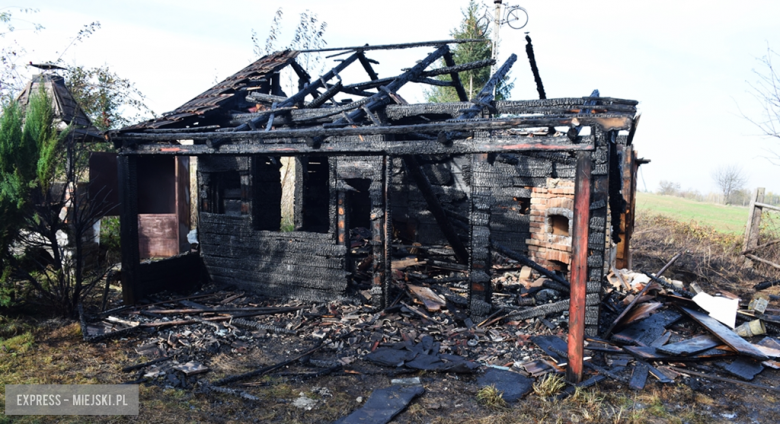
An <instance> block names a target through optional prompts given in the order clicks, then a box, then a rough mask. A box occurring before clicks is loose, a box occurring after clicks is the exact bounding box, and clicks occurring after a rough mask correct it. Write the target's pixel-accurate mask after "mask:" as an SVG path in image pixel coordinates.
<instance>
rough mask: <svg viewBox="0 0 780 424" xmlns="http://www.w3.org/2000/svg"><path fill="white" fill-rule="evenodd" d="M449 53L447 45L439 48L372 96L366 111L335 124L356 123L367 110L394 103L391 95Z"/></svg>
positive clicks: (353, 113) (355, 113)
mask: <svg viewBox="0 0 780 424" xmlns="http://www.w3.org/2000/svg"><path fill="white" fill-rule="evenodd" d="M449 51H450V48H449V47H447V45H443V46H441V47H439V48H438V49H436V50H435V51H434V52H433V53H431V54H429V55H428V57H426V58H425V59H423V60H421V61H420V62H419V63H418V64H416V65H414V67H412V69H410V70H408V71H406V72H404V73H403V74H401V75H399V76H398V77H397V78H396V79H395V80H393V82H391V83H390V84H388V85H386V86H384V87H385V90H382V91H380V92H379V93H377V94H375V95H374V96H372V97H371V100H370V101H369V102H368V104H366V106H365V110H364V109H357V110H354V111H352V112H351V113H350V114H349V115H347V117H346V118H341V119H339V120H337V121H336V122H334V123H335V124H346V123H349V121H353V122H356V121H358V120H360V119H362V118H364V117H365V116H366V110H368V111H370V112H374V111H376V110H377V109H379V108H381V107H384V106H387V105H388V104H390V103H393V102H394V100H393V99H392V97H391V96H390V94H391V93H395V92H396V91H398V90H399V89H400V88H401V87H403V86H404V85H405V84H406V83H407V82H409V81H411V80H412V79H414V78H417V77H419V76H420V74H421V73H422V72H423V71H424V70H425V68H427V67H428V66H430V65H431V64H432V63H433V62H435V61H436V60H438V59H439V58H440V57H442V56H443V55H444V54H445V53H447V52H449Z"/></svg>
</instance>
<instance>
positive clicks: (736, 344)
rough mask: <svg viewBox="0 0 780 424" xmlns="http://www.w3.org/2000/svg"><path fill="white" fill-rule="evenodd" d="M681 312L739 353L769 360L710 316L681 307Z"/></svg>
mask: <svg viewBox="0 0 780 424" xmlns="http://www.w3.org/2000/svg"><path fill="white" fill-rule="evenodd" d="M680 310H682V311H683V312H684V313H685V314H687V315H688V316H690V317H691V318H693V320H694V321H696V322H698V323H699V324H701V325H702V326H704V328H706V329H707V331H709V332H710V333H712V334H713V335H714V336H715V337H717V338H718V339H720V340H722V341H723V343H726V344H727V345H729V346H731V347H732V348H734V349H735V350H736V351H737V352H739V353H741V354H743V355H747V356H750V357H753V358H756V359H761V360H766V359H769V358H768V357H767V356H766V355H764V354H763V353H761V351H760V350H758V349H756V348H755V346H753V345H752V344H750V343H749V342H748V341H747V340H745V339H743V338H742V337H740V336H739V335H737V333H735V332H733V331H731V329H729V328H728V327H726V326H725V325H723V324H721V323H720V322H719V321H717V320H715V319H714V318H712V317H710V316H709V315H705V314H703V313H701V312H697V311H694V310H693V309H688V308H683V307H681V308H680Z"/></svg>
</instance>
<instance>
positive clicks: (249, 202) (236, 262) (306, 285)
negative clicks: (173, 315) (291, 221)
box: [198, 157, 347, 300]
mask: <svg viewBox="0 0 780 424" xmlns="http://www.w3.org/2000/svg"><path fill="white" fill-rule="evenodd" d="M319 163H321V162H318V164H319ZM320 172H324V171H323V170H320ZM231 173H238V174H239V175H240V176H241V187H240V193H238V194H236V193H235V191H233V190H235V188H231V187H232V186H229V188H227V190H228V192H227V194H226V193H225V188H224V187H220V186H217V187H214V184H216V183H215V182H218V181H220V180H221V179H222V178H221V177H222V176H224V175H225V174H226V175H230V174H231ZM198 174H199V195H200V196H201V199H200V203H201V205H207V206H209V205H210V206H212V207H213V209H211V210H210V211H209V210H205V209H203V208H202V209H201V213H200V215H199V225H198V229H199V239H200V246H201V256H202V258H203V263H204V266H205V269H206V271H207V273H208V275H209V277H210V278H211V280H212V281H215V282H219V283H225V284H234V285H236V286H239V287H243V288H246V289H250V290H253V291H256V292H258V293H263V294H266V295H269V296H274V297H296V298H300V299H308V300H323V299H334V298H337V297H339V296H341V295H342V294H343V293H344V291H345V290H346V287H347V272H346V271H345V260H344V258H345V255H346V247H345V246H344V245H339V244H337V243H336V240H335V237H334V232H333V228H334V225H327V226H324V224H323V222H332V221H333V217H334V216H335V213H334V211H333V209H334V208H333V207H328V208H325V207H323V205H322V203H323V200H322V196H325V195H324V194H323V193H322V192H318V193H317V196H318V197H317V200H316V201H317V202H318V203H317V205H318V207H317V210H319V211H321V213H323V214H325V215H326V216H325V217H321V218H319V221H318V222H317V224H318V225H317V230H319V231H323V229H324V228H328V231H323V232H310V231H291V232H281V231H279V221H280V219H281V214H280V213H279V212H278V211H279V210H280V208H281V204H280V202H281V187H280V175H279V166H278V161H277V160H276V159H271V158H267V157H257V158H248V157H227V158H201V161H200V166H199V171H198ZM332 183H333V181H329V184H332ZM220 190H222V193H221V194H220ZM213 196H216V198H214V197H213ZM235 196H239V199H236V198H235ZM334 196H335V192H334V193H333V195H328V196H327V198H328V199H331V200H329V205H334V204H335V197H334ZM300 200H301V199H296V201H300ZM219 201H221V202H235V201H238V202H239V203H240V205H241V207H240V208H238V209H237V208H225V207H224V206H222V205H219V204H217V205H216V206H215V207H214V204H215V202H219ZM304 209H305V208H304ZM269 220H271V221H273V222H271V221H269ZM265 228H274V229H273V230H268V229H265Z"/></svg>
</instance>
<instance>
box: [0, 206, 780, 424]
mask: <svg viewBox="0 0 780 424" xmlns="http://www.w3.org/2000/svg"><path fill="white" fill-rule="evenodd" d="M740 243H741V240H739V239H738V237H735V236H724V235H722V234H719V233H716V232H714V231H712V229H709V228H706V227H699V226H697V225H695V224H684V223H678V222H675V221H672V220H669V219H665V218H663V217H657V216H646V215H641V216H639V217H638V219H637V231H636V236H635V239H634V241H633V243H632V245H633V249H634V253H633V255H634V267H633V268H634V269H636V270H647V271H656V270H658V269H659V268H660V267H661V266H662V265H663V264H664V263H665V262H666V261H667V260H668V259H669V258H670V257H672V256H673V255H674V254H675V253H677V252H679V251H681V250H688V253H687V254H686V255H685V256H684V257H683V258H682V259H681V260H680V261H679V262H678V263H677V264H676V265H675V266H674V267H672V269H671V270H670V274H667V275H669V276H673V277H675V278H678V279H682V280H683V281H685V282H686V283H690V282H692V281H696V282H697V283H699V284H700V285H701V286H702V288H703V289H704V290H705V291H707V292H715V291H717V290H727V291H730V292H733V293H736V294H739V295H742V296H743V298H745V296H747V297H748V298H749V296H750V295H752V290H751V287H752V286H753V285H754V284H756V283H757V282H760V281H764V280H767V279H777V278H778V276H777V273H776V272H775V271H773V270H771V269H762V268H757V269H753V270H750V269H746V268H744V267H743V260H742V259H741V258H740V257H739V255H738V252H739V248H740V247H741V246H740ZM776 289H777V287H775V288H773V289H770V290H769V291H768V292H771V293H773V294H776V293H777V290H776ZM773 303H774V302H773ZM770 306H771V305H770ZM144 336H145V334H137V335H131V336H128V337H127V338H120V339H115V340H106V341H104V342H98V343H91V344H90V343H85V342H83V341H82V339H81V333H80V327H79V324H78V323H77V322H75V321H69V320H64V319H59V318H51V317H46V316H45V315H43V314H41V313H40V311H37V312H31V311H30V310H26V311H15V312H12V313H7V314H5V315H3V316H0V340H3V341H2V342H0V383H1V384H2V385H3V388H1V389H0V398H2V399H0V402H2V403H0V405H4V400H5V389H4V385H5V384H49V383H54V384H117V383H123V382H128V381H132V380H133V379H134V378H135V377H136V376H137V375H136V374H134V373H123V372H122V371H121V369H122V368H123V367H125V366H127V365H133V364H137V363H140V362H144V361H145V360H147V359H148V358H145V357H142V356H141V355H139V354H138V353H137V352H136V350H135V349H136V348H137V347H138V345H139V344H140V343H142V339H143V337H144ZM773 336H775V337H777V336H778V335H777V334H774V335H773ZM310 346H311V343H310V342H308V341H306V340H303V339H302V338H296V336H286V335H281V336H277V335H271V336H270V337H267V338H265V339H264V342H262V343H256V344H254V345H251V346H249V347H248V348H246V349H239V350H235V349H234V351H232V352H229V353H218V354H216V355H214V356H212V357H211V358H210V364H209V365H210V367H211V368H212V370H211V371H210V372H209V373H208V374H205V376H206V378H208V379H209V380H210V381H214V380H216V379H217V378H220V377H222V376H225V375H232V374H236V373H239V372H245V371H249V370H252V369H256V368H259V367H262V366H265V365H269V364H273V363H276V362H278V361H279V360H281V359H286V358H290V357H291V356H294V354H295V353H296V352H301V351H303V350H305V349H306V348H308V347H310ZM364 362H365V361H361V360H359V359H358V360H357V361H356V362H354V363H353V364H350V365H354V367H351V369H353V370H360V371H354V372H349V371H347V372H344V371H342V372H339V373H335V374H333V375H329V376H323V377H315V378H302V377H301V376H300V375H297V376H296V375H291V374H296V373H300V372H307V371H311V369H310V368H306V367H304V366H303V365H300V364H294V365H291V366H290V367H287V368H284V369H281V370H278V371H279V372H277V373H275V374H272V375H269V376H264V377H261V378H254V379H248V380H246V381H244V382H242V383H239V384H235V385H232V386H230V387H231V388H234V389H238V390H241V391H243V392H245V393H247V394H249V395H251V396H254V397H256V398H257V400H248V399H244V398H242V397H239V396H236V395H234V394H222V393H215V392H207V391H205V390H203V388H202V387H201V386H199V385H198V384H191V385H190V386H189V387H188V388H181V387H178V388H177V387H174V386H173V385H167V384H165V382H164V380H163V381H162V382H160V381H158V382H156V383H154V384H141V385H140V393H141V404H140V414H139V415H138V416H137V417H9V416H5V415H0V422H30V423H32V422H131V421H137V422H219V423H222V422H225V423H228V422H242V423H243V422H258V423H329V422H333V421H334V420H336V419H338V418H341V417H343V416H346V415H348V414H349V413H350V412H351V411H352V410H355V409H357V408H359V407H360V406H361V402H359V401H358V400H359V399H361V398H362V401H363V402H365V399H367V398H368V397H369V396H370V395H371V393H372V392H373V391H374V390H376V389H379V388H383V387H387V386H389V385H390V380H391V379H392V378H395V377H414V376H418V377H420V379H421V381H422V385H423V387H424V388H425V393H424V394H423V395H422V396H420V397H418V398H417V399H415V400H414V401H412V403H411V404H410V406H409V407H408V408H407V409H406V410H405V411H403V412H402V413H400V414H399V415H398V416H397V417H396V418H395V420H394V421H393V422H398V423H450V422H459V423H514V422H523V423H525V422H543V423H548V422H575V423H579V422H598V423H601V422H609V423H623V422H625V423H634V422H636V423H645V422H647V423H666V422H679V423H712V422H738V423H775V422H780V403H778V398H780V391H769V390H761V389H754V388H749V387H745V386H738V385H735V384H732V383H723V382H718V381H708V380H702V379H699V378H678V379H677V380H676V381H675V383H673V384H662V383H660V382H658V381H656V380H655V379H653V378H652V377H650V378H649V379H648V383H647V385H646V386H645V388H644V389H643V390H641V391H634V390H631V389H630V388H628V387H626V386H625V384H622V383H619V382H615V381H611V380H609V379H607V380H605V381H603V382H601V383H598V384H597V385H596V386H594V387H590V388H587V389H578V390H577V391H576V393H575V394H574V395H573V396H570V397H568V398H566V399H563V400H554V399H553V398H552V397H550V396H544V395H549V394H547V393H544V389H545V387H543V386H542V385H540V384H538V383H537V386H536V387H535V390H534V391H532V392H531V393H530V394H528V395H527V396H525V397H524V398H523V399H521V400H520V401H518V402H516V403H514V404H509V405H507V406H501V405H497V404H492V403H490V402H484V401H479V400H478V396H477V394H478V392H479V391H480V390H481V389H482V388H481V387H479V385H478V384H477V382H476V380H477V378H478V374H465V375H464V374H452V373H431V372H424V371H416V372H414V373H410V374H402V375H397V376H394V375H391V373H390V372H391V371H392V370H389V369H387V368H381V367H377V366H373V365H371V364H368V363H364ZM346 368H348V367H345V369H346ZM778 377H780V371H777V370H772V369H766V370H764V371H763V372H762V373H761V374H759V375H758V376H757V377H756V378H755V380H753V381H752V383H756V384H761V385H766V386H777V385H778ZM323 388H325V389H326V390H323ZM302 394H303V396H305V397H307V398H310V399H313V400H315V401H316V402H313V405H312V408H311V409H310V410H307V409H302V408H298V407H296V406H295V405H294V404H295V401H296V399H298V398H300V397H302ZM0 408H4V406H0Z"/></svg>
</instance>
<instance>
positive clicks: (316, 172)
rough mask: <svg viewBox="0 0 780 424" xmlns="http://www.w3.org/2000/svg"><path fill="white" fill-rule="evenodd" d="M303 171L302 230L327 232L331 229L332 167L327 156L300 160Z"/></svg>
mask: <svg viewBox="0 0 780 424" xmlns="http://www.w3.org/2000/svg"><path fill="white" fill-rule="evenodd" d="M299 163H300V164H301V168H302V169H301V172H302V173H303V187H302V190H301V197H302V199H300V200H298V199H296V202H298V201H300V202H301V215H302V216H301V217H302V220H303V223H302V225H301V228H300V229H301V231H310V232H316V233H327V232H328V230H329V229H330V167H329V166H328V158H327V157H325V156H310V157H308V158H303V159H302V160H301V161H299Z"/></svg>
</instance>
